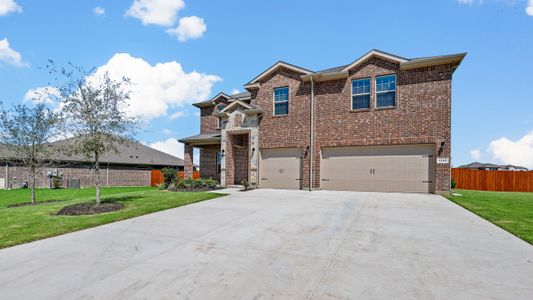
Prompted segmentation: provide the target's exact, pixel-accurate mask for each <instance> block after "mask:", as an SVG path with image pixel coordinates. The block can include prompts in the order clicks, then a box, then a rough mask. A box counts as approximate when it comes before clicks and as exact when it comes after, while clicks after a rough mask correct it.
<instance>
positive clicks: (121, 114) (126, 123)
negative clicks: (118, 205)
mask: <svg viewBox="0 0 533 300" xmlns="http://www.w3.org/2000/svg"><path fill="white" fill-rule="evenodd" d="M50 69H52V70H55V69H54V68H53V67H52V68H50ZM60 74H62V75H63V76H65V77H66V79H67V83H66V84H65V85H64V86H63V87H62V88H60V91H61V97H60V98H61V100H60V106H61V107H62V112H63V114H64V116H65V122H64V125H65V129H64V130H65V132H66V133H68V135H69V136H70V138H69V143H68V147H69V149H68V150H69V152H71V153H73V154H77V155H82V156H84V158H85V159H87V160H88V161H90V162H91V164H92V166H93V170H94V178H95V180H94V183H95V186H96V205H99V204H100V159H101V158H102V155H103V154H105V153H107V152H111V151H115V152H116V151H117V146H118V145H119V144H121V143H124V142H126V141H128V140H132V139H133V136H134V134H135V132H136V130H137V127H138V120H137V119H136V118H135V117H132V116H130V114H128V112H127V108H128V104H127V101H128V99H129V94H130V91H129V85H130V82H129V80H128V79H126V78H122V79H121V80H113V79H112V78H111V77H110V76H109V74H108V73H104V74H100V73H98V72H85V71H84V70H83V69H82V68H79V67H74V66H72V65H71V68H70V70H65V69H62V70H61V71H60Z"/></svg>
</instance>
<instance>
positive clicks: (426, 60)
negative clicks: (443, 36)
mask: <svg viewBox="0 0 533 300" xmlns="http://www.w3.org/2000/svg"><path fill="white" fill-rule="evenodd" d="M465 56H466V53H458V54H451V55H441V56H431V57H421V58H411V59H408V58H404V57H400V56H397V55H394V54H390V53H387V52H384V51H380V50H377V49H373V50H370V51H369V52H367V53H366V54H365V55H363V56H361V57H359V58H358V59H356V60H355V61H353V62H352V63H350V64H348V65H343V66H339V67H334V68H329V69H325V70H322V71H318V72H315V73H311V74H304V75H302V76H300V77H301V78H302V80H303V81H309V80H311V78H312V79H313V80H314V81H316V82H319V81H326V80H334V79H341V78H347V77H348V71H349V70H351V69H353V68H355V67H356V66H358V65H360V64H362V63H364V62H365V61H367V60H368V59H370V58H372V57H380V58H383V59H387V60H389V61H393V62H397V63H398V64H399V65H400V70H409V69H415V68H422V67H428V66H436V65H442V64H451V65H452V70H453V71H455V69H457V67H458V66H459V65H460V64H461V62H462V60H463V58H464V57H465Z"/></svg>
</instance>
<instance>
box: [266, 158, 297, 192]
mask: <svg viewBox="0 0 533 300" xmlns="http://www.w3.org/2000/svg"><path fill="white" fill-rule="evenodd" d="M301 165H302V150H301V149H298V148H283V149H263V150H261V163H260V165H259V173H260V175H259V178H260V186H261V187H263V188H274V189H300V186H301V181H302V180H301V169H302V168H301Z"/></svg>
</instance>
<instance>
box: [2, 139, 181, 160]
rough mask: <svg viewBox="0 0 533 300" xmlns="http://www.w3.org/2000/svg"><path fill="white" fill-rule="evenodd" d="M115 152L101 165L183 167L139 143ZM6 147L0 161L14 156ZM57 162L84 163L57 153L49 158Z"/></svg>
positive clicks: (58, 144) (61, 144)
mask: <svg viewBox="0 0 533 300" xmlns="http://www.w3.org/2000/svg"><path fill="white" fill-rule="evenodd" d="M72 142H73V140H72V139H65V140H61V141H57V142H55V143H52V144H51V146H52V147H57V148H58V149H59V148H61V147H68V145H69V144H70V143H72ZM116 147H117V152H116V153H115V152H114V151H109V152H106V153H104V154H103V155H102V157H101V158H100V162H101V163H102V164H125V165H157V166H183V165H184V162H183V159H181V158H178V157H175V156H173V155H170V154H167V153H164V152H161V151H159V150H156V149H154V148H151V147H148V146H146V145H143V144H141V143H139V142H134V141H125V142H124V143H119V144H117V145H116ZM11 151H12V150H11V149H9V146H8V145H5V144H3V145H2V144H0V159H10V158H13V157H14V155H13V154H12V152H11ZM50 159H51V160H53V161H59V162H86V161H87V160H86V159H85V158H84V157H82V156H81V155H66V154H63V153H60V152H59V151H58V152H57V153H56V154H54V155H52V157H50Z"/></svg>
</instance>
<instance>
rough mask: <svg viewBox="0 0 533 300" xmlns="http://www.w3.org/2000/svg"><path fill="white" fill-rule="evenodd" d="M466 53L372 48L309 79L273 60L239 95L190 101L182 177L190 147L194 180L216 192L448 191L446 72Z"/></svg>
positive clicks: (448, 94) (187, 169)
mask: <svg viewBox="0 0 533 300" xmlns="http://www.w3.org/2000/svg"><path fill="white" fill-rule="evenodd" d="M465 55H466V54H465V53H461V54H454V55H445V56H434V57H427V58H416V59H406V58H402V57H399V56H396V55H391V54H388V53H385V52H382V51H378V50H372V51H370V52H368V53H367V54H365V55H363V56H362V57H360V58H359V59H357V60H355V61H354V62H352V63H350V64H347V65H344V66H340V67H336V68H331V69H327V70H323V71H318V72H313V71H311V70H308V69H304V68H301V67H298V66H295V65H291V64H288V63H285V62H277V63H276V64H274V65H273V66H271V67H270V68H268V69H267V70H265V71H264V72H262V73H261V74H259V75H258V76H257V77H255V78H254V79H252V80H251V81H250V82H248V83H247V84H245V85H244V88H245V89H246V90H247V91H246V92H244V93H240V94H237V95H231V96H230V95H226V94H224V93H220V94H218V95H217V96H215V97H214V98H212V99H210V100H208V101H203V102H199V103H195V104H194V105H195V106H196V107H199V108H200V110H201V117H200V118H201V128H200V134H199V135H196V136H192V137H187V138H184V139H182V140H181V142H183V143H184V144H185V172H186V174H192V155H193V147H197V148H200V172H201V174H202V176H204V177H213V178H217V179H219V180H220V182H221V184H222V185H223V186H229V185H233V184H240V183H241V181H242V180H247V181H249V182H250V183H252V184H256V185H257V186H258V187H266V188H293V189H331V190H354V191H387V192H388V191H397V192H424V193H434V192H436V193H440V192H447V191H449V189H450V159H449V157H450V148H451V139H450V133H451V91H452V75H453V73H454V71H455V70H456V68H457V67H458V66H459V64H460V63H461V61H462V60H463V58H464V57H465ZM310 183H312V184H310ZM310 186H311V187H310Z"/></svg>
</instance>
